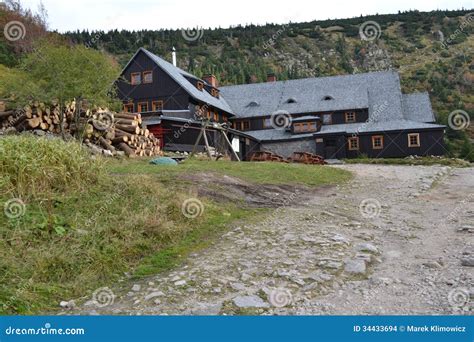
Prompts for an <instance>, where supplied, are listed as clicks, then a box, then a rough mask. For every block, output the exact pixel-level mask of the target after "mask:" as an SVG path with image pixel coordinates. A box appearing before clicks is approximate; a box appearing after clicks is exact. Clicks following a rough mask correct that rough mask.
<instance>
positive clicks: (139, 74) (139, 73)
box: [130, 72, 142, 85]
mask: <svg viewBox="0 0 474 342" xmlns="http://www.w3.org/2000/svg"><path fill="white" fill-rule="evenodd" d="M133 75H138V76H140V82H139V83H136V82H133ZM130 84H131V85H140V84H142V73H141V72H132V73H131V74H130Z"/></svg>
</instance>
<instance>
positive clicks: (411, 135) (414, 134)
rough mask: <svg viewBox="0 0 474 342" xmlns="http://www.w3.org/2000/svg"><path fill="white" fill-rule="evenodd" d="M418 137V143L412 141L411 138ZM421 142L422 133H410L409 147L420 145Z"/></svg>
mask: <svg viewBox="0 0 474 342" xmlns="http://www.w3.org/2000/svg"><path fill="white" fill-rule="evenodd" d="M412 137H416V141H417V143H416V144H412V143H411V138H412ZM420 146H421V142H420V133H408V147H420Z"/></svg>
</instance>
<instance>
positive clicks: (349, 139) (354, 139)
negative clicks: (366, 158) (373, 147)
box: [347, 137, 359, 151]
mask: <svg viewBox="0 0 474 342" xmlns="http://www.w3.org/2000/svg"><path fill="white" fill-rule="evenodd" d="M354 141H355V142H356V147H352V144H351V143H352V142H354ZM347 145H348V150H349V151H359V137H350V138H347Z"/></svg>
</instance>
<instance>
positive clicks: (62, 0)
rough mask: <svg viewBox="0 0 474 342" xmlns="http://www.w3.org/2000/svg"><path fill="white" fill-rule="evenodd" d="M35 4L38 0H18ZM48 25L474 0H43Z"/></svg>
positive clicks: (203, 20) (283, 19)
mask: <svg viewBox="0 0 474 342" xmlns="http://www.w3.org/2000/svg"><path fill="white" fill-rule="evenodd" d="M21 3H22V4H23V5H24V6H25V7H29V8H31V9H33V10H36V9H37V8H38V4H39V0H22V1H21ZM43 3H44V5H45V7H46V9H47V11H48V14H49V24H50V29H52V30H58V31H60V32H63V31H68V30H76V29H89V30H93V29H103V30H109V29H115V28H117V29H122V28H123V29H129V30H139V29H151V30H153V29H160V28H173V29H176V28H194V27H204V28H208V27H219V26H220V27H229V26H231V25H238V24H242V25H245V24H250V23H252V24H265V23H287V22H289V21H292V22H302V21H311V20H315V19H337V18H350V17H356V16H360V15H361V14H362V15H366V14H376V13H379V14H383V13H397V11H398V10H401V11H403V10H409V9H417V10H420V11H431V10H436V9H461V8H463V7H464V8H466V9H471V8H473V7H474V0H392V1H387V0H352V1H345V0H325V1H317V0H312V1H311V0H268V1H264V0H260V1H259V0H135V1H127V0H74V1H67V0H43Z"/></svg>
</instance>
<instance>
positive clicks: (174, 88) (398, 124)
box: [117, 49, 445, 160]
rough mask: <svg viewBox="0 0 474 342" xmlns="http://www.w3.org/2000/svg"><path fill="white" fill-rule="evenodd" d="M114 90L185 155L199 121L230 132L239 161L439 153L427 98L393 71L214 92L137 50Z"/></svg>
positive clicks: (206, 82) (214, 138) (208, 83)
mask: <svg viewBox="0 0 474 342" xmlns="http://www.w3.org/2000/svg"><path fill="white" fill-rule="evenodd" d="M117 87H118V90H119V96H120V98H121V100H122V101H123V103H124V110H126V111H133V112H141V113H142V116H143V117H144V118H145V122H146V123H147V125H148V126H149V129H150V130H151V131H152V132H154V133H155V134H156V135H158V136H159V137H161V138H162V141H163V148H164V149H165V150H181V151H188V150H190V149H191V147H192V146H193V144H194V142H195V141H196V138H197V135H198V132H199V130H200V127H201V121H202V120H201V119H202V118H205V119H207V120H208V121H209V122H210V123H218V124H226V125H228V126H229V127H230V128H231V129H229V130H228V134H229V138H230V139H231V140H232V141H233V142H232V144H233V145H234V146H235V148H236V149H237V150H238V153H239V154H240V157H241V158H242V159H244V160H245V159H249V157H250V155H251V154H252V153H253V152H255V151H271V152H274V153H277V154H279V155H281V156H283V157H289V156H291V155H292V154H293V152H310V153H314V154H319V155H321V156H323V157H324V158H328V159H329V158H353V157H357V156H368V157H371V158H377V157H405V156H408V155H419V156H423V155H442V154H443V153H444V151H445V149H444V143H443V137H444V129H445V126H442V125H438V124H436V123H435V116H434V113H433V111H432V108H431V104H430V100H429V96H428V93H413V94H402V91H401V87H400V78H399V75H398V73H396V72H394V71H386V72H371V73H363V74H354V75H343V76H331V77H319V78H306V79H298V80H289V81H277V80H276V79H275V77H274V76H270V77H269V78H268V81H267V82H264V83H254V84H243V85H235V86H225V87H219V85H218V82H217V80H216V78H215V77H214V76H212V75H208V76H206V77H203V78H198V77H196V76H194V75H191V74H189V73H187V72H186V71H184V70H182V69H179V68H177V67H176V66H174V65H173V64H171V63H168V62H167V61H165V60H163V59H161V58H160V57H158V56H156V55H154V54H152V53H151V52H149V51H147V50H145V49H139V50H138V51H137V53H136V54H135V55H134V56H133V57H132V59H131V60H130V62H129V63H128V64H127V66H126V67H125V68H124V70H123V71H122V74H121V79H120V80H119V81H118V82H117ZM183 127H186V130H183ZM190 127H191V128H190ZM212 131H213V130H212V129H209V140H210V141H211V144H214V145H218V144H219V143H220V142H219V141H218V140H219V139H218V135H216V134H215V132H212ZM214 145H213V146H214ZM200 148H202V145H200Z"/></svg>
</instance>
